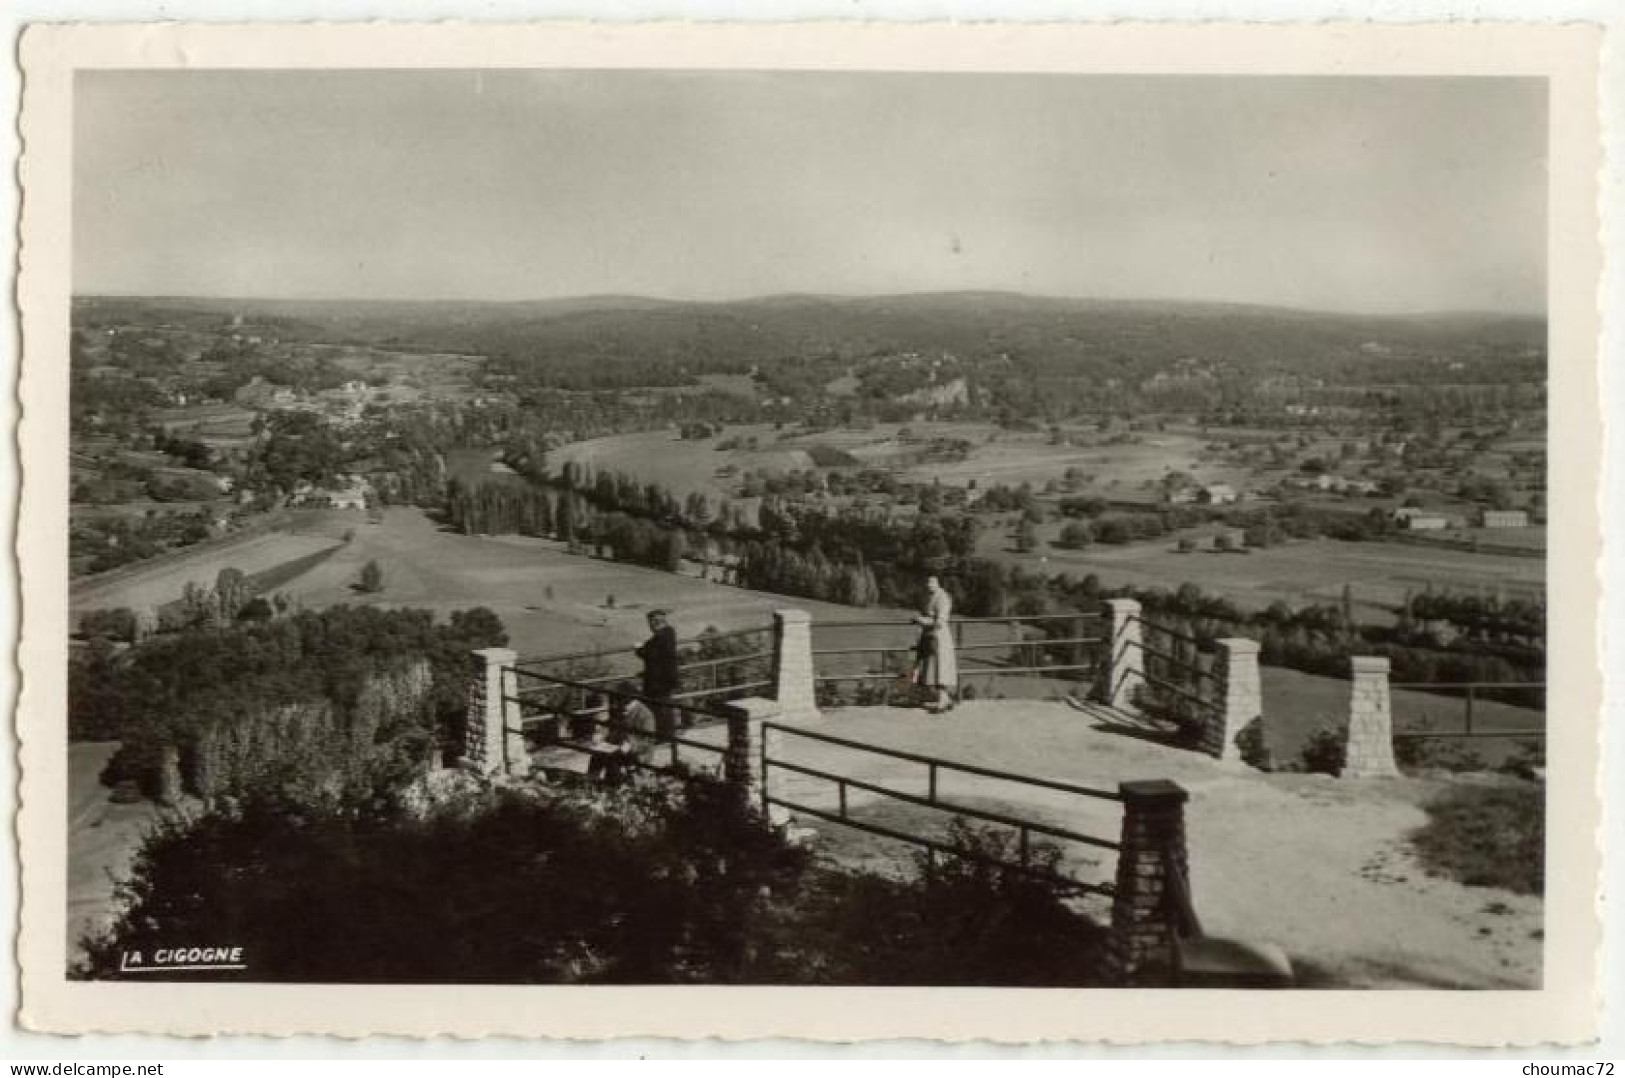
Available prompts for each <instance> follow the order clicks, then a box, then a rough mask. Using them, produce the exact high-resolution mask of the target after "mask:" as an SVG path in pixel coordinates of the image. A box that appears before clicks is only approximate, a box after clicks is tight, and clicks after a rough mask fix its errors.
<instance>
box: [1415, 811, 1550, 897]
mask: <svg viewBox="0 0 1625 1078" xmlns="http://www.w3.org/2000/svg"><path fill="white" fill-rule="evenodd" d="M1545 793H1546V788H1545V786H1544V785H1541V784H1530V785H1522V786H1461V787H1458V788H1456V789H1453V790H1451V791H1450V792H1448V793H1446V794H1444V795H1443V796H1441V797H1439V798H1437V799H1436V800H1434V801H1432V802H1430V803H1429V804H1428V805H1427V806H1426V809H1427V814H1428V822H1427V823H1426V824H1424V825H1423V826H1422V827H1420V828H1419V829H1417V831H1416V832H1415V833H1414V834H1413V835H1412V836H1411V844H1412V845H1413V846H1414V847H1415V848H1416V852H1417V854H1418V855H1419V856H1420V857H1421V860H1422V865H1423V867H1425V868H1426V869H1427V870H1428V872H1429V873H1431V874H1433V875H1436V876H1444V877H1446V878H1448V879H1453V880H1455V881H1456V882H1457V883H1462V884H1466V885H1467V886H1469V887H1500V888H1504V889H1505V890H1508V891H1514V892H1516V893H1518V894H1524V895H1538V894H1541V893H1543V891H1544V890H1545V885H1546V875H1545V864H1546V861H1545V858H1546V825H1545V820H1546V799H1545Z"/></svg>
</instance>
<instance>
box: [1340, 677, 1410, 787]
mask: <svg viewBox="0 0 1625 1078" xmlns="http://www.w3.org/2000/svg"><path fill="white" fill-rule="evenodd" d="M1349 674H1350V682H1349V727H1348V742H1347V744H1346V745H1345V746H1344V750H1343V770H1342V771H1341V772H1340V774H1341V777H1343V778H1347V779H1381V778H1394V777H1396V776H1398V774H1399V767H1398V765H1397V764H1395V763H1394V719H1393V710H1392V705H1391V703H1390V699H1389V692H1388V660H1387V659H1385V658H1383V657H1382V656H1380V655H1351V656H1350V657H1349Z"/></svg>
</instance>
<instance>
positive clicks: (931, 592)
mask: <svg viewBox="0 0 1625 1078" xmlns="http://www.w3.org/2000/svg"><path fill="white" fill-rule="evenodd" d="M925 588H926V600H925V613H923V614H921V615H920V616H919V617H918V618H916V619H915V620H916V621H917V622H918V623H919V624H920V626H921V627H923V628H924V629H926V630H927V631H928V632H929V633H930V634H931V650H930V657H929V659H928V660H927V662H926V663H925V676H924V677H922V678H921V679H920V681H921V683H922V684H925V685H929V686H931V687H932V688H933V689H935V690H936V693H937V700H936V703H935V704H933V705H932V706H931V707H929V708H927V710H928V711H930V712H932V713H933V714H939V715H940V714H941V713H942V712H944V711H948V710H950V709H951V708H952V707H953V706H954V696H955V695H956V694H957V693H958V690H959V662H958V660H957V659H956V658H955V657H954V631H953V626H952V624H951V622H950V619H951V617H952V615H953V610H954V601H953V599H952V598H951V597H950V596H949V595H948V593H947V592H946V591H943V590H942V584H941V583H940V582H939V581H938V580H937V578H936V577H934V576H932V577H927V578H926V581H925Z"/></svg>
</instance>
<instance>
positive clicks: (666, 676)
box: [637, 610, 688, 740]
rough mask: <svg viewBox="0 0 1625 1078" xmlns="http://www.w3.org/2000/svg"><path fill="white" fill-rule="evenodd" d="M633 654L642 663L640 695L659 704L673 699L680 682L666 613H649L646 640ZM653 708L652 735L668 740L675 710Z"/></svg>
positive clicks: (674, 636) (667, 706)
mask: <svg viewBox="0 0 1625 1078" xmlns="http://www.w3.org/2000/svg"><path fill="white" fill-rule="evenodd" d="M637 655H638V658H640V659H642V660H643V695H645V696H648V697H652V698H654V699H656V700H661V701H665V700H669V699H670V698H671V697H672V696H674V695H675V694H676V693H677V689H678V687H679V684H680V681H681V679H680V677H679V675H678V672H677V630H676V629H674V628H672V627H671V625H670V624H669V623H668V622H667V621H666V611H664V610H651V611H649V639H647V640H645V641H644V642H643V643H641V644H639V645H638V649H637ZM653 706H654V713H655V734H656V736H658V737H660V738H661V739H662V740H664V739H668V738H670V737H671V736H672V734H674V733H675V732H676V730H677V708H676V706H675V705H672V704H668V703H660V704H655V705H653ZM684 725H685V726H686V725H688V724H687V723H684Z"/></svg>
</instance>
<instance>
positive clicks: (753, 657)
mask: <svg viewBox="0 0 1625 1078" xmlns="http://www.w3.org/2000/svg"><path fill="white" fill-rule="evenodd" d="M772 657H773V653H772V652H771V651H752V652H750V653H748V654H745V655H726V656H723V657H722V658H720V659H694V660H691V661H689V662H680V663H678V664H677V668H678V669H679V670H703V669H705V668H706V667H708V666H727V665H728V664H729V663H753V662H761V661H762V660H763V659H771V658H772Z"/></svg>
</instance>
